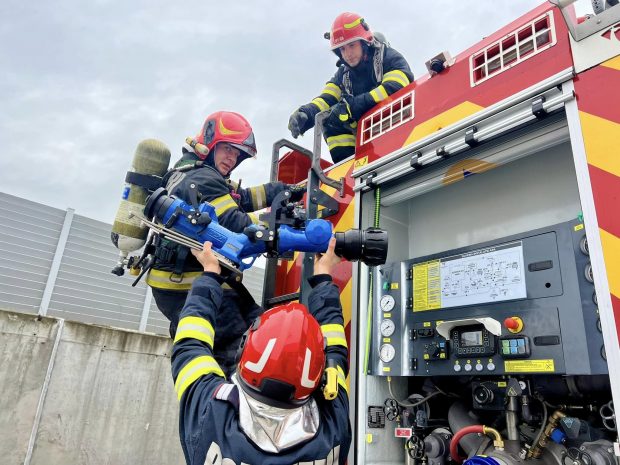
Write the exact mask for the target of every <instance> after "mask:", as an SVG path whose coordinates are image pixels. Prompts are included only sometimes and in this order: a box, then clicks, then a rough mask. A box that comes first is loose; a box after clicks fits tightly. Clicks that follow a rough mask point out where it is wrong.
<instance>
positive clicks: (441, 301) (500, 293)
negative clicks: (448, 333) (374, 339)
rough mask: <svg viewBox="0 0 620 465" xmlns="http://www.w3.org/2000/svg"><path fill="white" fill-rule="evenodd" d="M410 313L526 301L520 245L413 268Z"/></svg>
mask: <svg viewBox="0 0 620 465" xmlns="http://www.w3.org/2000/svg"><path fill="white" fill-rule="evenodd" d="M412 271H413V311H414V312H419V311H425V310H436V309H440V308H450V307H460V306H465V305H474V304H481V303H488V302H500V301H503V300H514V299H522V298H525V297H527V290H526V287H525V271H524V266H523V244H522V242H521V241H518V242H512V243H509V244H502V245H498V246H494V247H487V248H484V249H479V250H474V251H471V252H466V253H462V254H458V255H452V256H449V257H443V258H440V259H438V260H433V261H429V262H423V263H418V264H415V265H414V266H413V270H412Z"/></svg>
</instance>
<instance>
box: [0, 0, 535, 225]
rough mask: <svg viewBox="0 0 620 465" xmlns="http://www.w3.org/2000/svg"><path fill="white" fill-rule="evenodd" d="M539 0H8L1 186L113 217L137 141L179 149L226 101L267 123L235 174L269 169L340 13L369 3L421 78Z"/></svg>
mask: <svg viewBox="0 0 620 465" xmlns="http://www.w3.org/2000/svg"><path fill="white" fill-rule="evenodd" d="M540 3H542V0H514V1H508V0H493V1H492V0H433V1H425V2H421V1H418V0H406V1H405V0H403V1H399V2H392V1H372V2H371V1H366V0H357V1H353V0H341V1H319V0H314V1H306V0H289V1H284V0H282V1H275V0H271V1H266V0H265V1H261V0H252V1H250V0H237V1H227V2H223V1H217V2H216V1H210V0H202V1H190V0H188V1H184V2H170V1H162V0H148V1H147V0H134V1H120V0H117V1H114V0H87V1H78V0H67V1H58V0H48V1H41V2H24V1H23V0H3V1H2V2H1V4H0V150H1V152H0V191H2V192H5V193H8V194H12V195H16V196H19V197H24V198H26V199H29V200H33V201H36V202H40V203H43V204H46V205H50V206H53V207H57V208H61V209H66V208H68V207H71V208H74V209H75V210H76V213H77V214H80V215H84V216H88V217H91V218H95V219H98V220H101V221H105V222H108V223H111V222H112V221H113V219H114V215H115V213H116V209H117V206H118V201H119V199H120V194H121V192H122V188H123V182H124V181H123V180H124V176H125V172H126V171H127V169H128V168H129V165H130V162H131V160H132V157H133V152H134V149H135V147H136V144H137V143H138V142H139V141H140V140H142V139H145V138H156V139H159V140H161V141H163V142H164V143H165V144H166V145H168V147H170V150H171V151H172V154H173V159H176V158H178V156H179V155H180V149H181V145H182V143H183V141H184V139H185V137H187V136H191V135H195V134H196V133H197V132H198V130H199V128H200V126H201V125H202V123H203V121H204V118H205V117H206V116H207V115H208V114H209V113H211V112H213V111H217V110H231V111H237V112H239V113H241V114H243V115H245V116H246V118H248V120H249V121H250V123H251V124H252V126H253V128H254V133H255V135H256V140H257V144H258V160H255V161H252V160H250V161H245V162H244V163H243V164H242V165H240V167H239V168H238V169H237V170H236V171H235V173H234V176H233V178H241V179H243V185H245V186H250V185H253V184H259V183H262V182H266V181H267V180H268V170H269V160H270V157H271V147H272V144H273V142H275V141H276V140H278V139H281V138H283V137H289V138H290V134H289V133H288V131H287V122H288V117H289V115H290V114H291V113H292V111H293V110H295V109H296V108H297V107H298V106H299V105H301V104H303V103H307V102H308V101H310V100H311V99H312V97H314V96H315V95H316V94H317V93H318V92H319V91H320V90H321V89H322V87H323V84H324V83H325V81H327V80H328V79H329V78H330V77H331V76H332V75H333V73H334V72H335V70H336V68H335V66H334V65H335V62H336V57H335V55H334V54H333V53H331V52H330V50H329V47H328V42H327V41H326V40H325V39H324V38H323V33H324V32H325V31H327V30H328V29H329V27H330V26H331V23H332V21H333V19H334V18H335V17H336V15H338V14H339V13H341V12H343V11H354V12H357V13H360V14H362V15H363V16H364V17H365V18H366V20H367V22H368V23H369V24H370V26H371V28H372V29H374V30H377V31H381V32H383V33H385V34H386V36H387V37H388V39H389V41H390V42H391V44H392V46H393V47H394V48H396V49H397V50H399V51H400V52H401V53H402V54H403V55H404V56H405V57H406V58H407V59H408V61H409V63H410V65H411V68H412V70H413V72H414V74H415V76H416V78H418V77H420V76H422V74H424V73H425V68H424V62H425V61H426V60H427V59H428V58H430V57H431V56H434V55H435V54H437V53H438V52H440V51H442V50H448V51H450V52H451V53H452V55H457V54H458V53H459V52H460V51H462V50H464V49H465V48H467V47H469V46H470V45H472V44H474V43H475V42H477V41H478V40H480V39H481V38H482V37H483V36H486V35H489V34H491V33H492V32H494V31H495V30H497V29H498V28H500V27H501V26H503V25H505V24H507V23H508V22H510V21H511V20H513V19H515V18H516V17H518V16H519V15H521V14H523V13H525V12H527V11H529V10H531V9H532V8H533V7H535V6H536V5H538V4H540ZM298 142H299V143H300V144H301V145H304V146H306V147H309V148H310V147H311V146H312V136H311V133H308V134H306V136H305V137H304V138H301V139H298ZM324 155H325V154H324Z"/></svg>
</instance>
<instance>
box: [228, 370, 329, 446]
mask: <svg viewBox="0 0 620 465" xmlns="http://www.w3.org/2000/svg"><path fill="white" fill-rule="evenodd" d="M231 381H232V382H233V383H234V384H235V385H236V386H237V390H238V391H239V426H240V427H241V430H242V431H243V433H244V434H245V435H246V436H247V437H248V439H250V441H252V442H253V443H254V444H255V445H256V446H258V447H260V448H261V449H262V450H264V451H265V452H271V453H278V452H280V451H283V450H285V449H288V448H290V447H293V446H296V445H297V444H301V443H303V442H306V441H309V440H310V439H312V438H313V437H314V436H316V433H317V431H318V429H319V424H320V415H319V408H318V406H317V405H316V402H315V400H314V398H313V397H311V398H310V399H309V400H308V402H306V403H305V404H303V405H301V406H299V407H295V408H278V407H273V406H271V405H267V404H265V403H263V402H261V401H259V400H257V399H254V398H253V397H252V396H250V395H249V394H247V393H246V392H245V391H244V390H243V388H242V387H241V386H240V384H239V380H238V379H237V375H236V374H235V375H233V376H232V377H231Z"/></svg>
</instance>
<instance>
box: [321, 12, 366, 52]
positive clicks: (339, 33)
mask: <svg viewBox="0 0 620 465" xmlns="http://www.w3.org/2000/svg"><path fill="white" fill-rule="evenodd" d="M373 38H374V37H373V34H372V31H371V30H370V27H369V26H368V24H367V23H366V21H364V18H362V17H361V16H360V15H358V14H357V13H348V12H347V13H341V14H339V15H338V16H337V17H336V19H335V20H334V24H332V30H331V32H330V34H329V43H330V46H331V49H332V51H334V52H335V51H336V50H338V49H339V48H340V47H342V46H343V45H346V44H348V43H351V42H353V41H354V40H361V41H364V42H366V43H367V44H368V45H371V44H372V42H373Z"/></svg>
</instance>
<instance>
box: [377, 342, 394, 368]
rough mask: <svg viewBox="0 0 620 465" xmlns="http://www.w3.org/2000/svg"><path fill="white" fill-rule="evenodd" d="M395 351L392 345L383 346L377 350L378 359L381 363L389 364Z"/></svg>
mask: <svg viewBox="0 0 620 465" xmlns="http://www.w3.org/2000/svg"><path fill="white" fill-rule="evenodd" d="M395 355H396V349H394V346H393V345H392V344H383V345H382V346H381V348H380V349H379V358H380V359H381V361H382V362H383V363H389V362H391V361H392V360H394V356H395Z"/></svg>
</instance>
